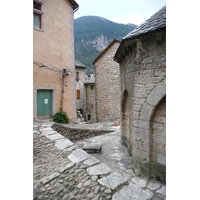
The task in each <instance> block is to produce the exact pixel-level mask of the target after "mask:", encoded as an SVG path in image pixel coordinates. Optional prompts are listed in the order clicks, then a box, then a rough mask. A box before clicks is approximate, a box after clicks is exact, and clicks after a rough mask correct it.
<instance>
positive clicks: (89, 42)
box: [74, 16, 136, 73]
mask: <svg viewBox="0 0 200 200" xmlns="http://www.w3.org/2000/svg"><path fill="white" fill-rule="evenodd" d="M135 27H136V25H134V24H127V25H125V24H118V23H115V22H112V21H109V20H107V19H105V18H102V17H97V16H84V17H79V18H77V19H75V20H74V35H75V36H74V37H75V58H76V59H77V60H79V61H80V62H82V63H83V64H84V65H86V66H87V69H86V71H87V73H94V70H93V69H92V62H93V61H94V60H95V59H96V57H97V56H98V55H99V54H100V53H101V52H102V51H103V50H104V49H105V48H106V47H107V46H108V45H109V44H110V42H112V41H113V40H114V39H117V40H119V41H121V40H122V38H123V37H124V36H125V35H127V34H128V33H129V32H130V31H132V30H133V29H134V28H135Z"/></svg>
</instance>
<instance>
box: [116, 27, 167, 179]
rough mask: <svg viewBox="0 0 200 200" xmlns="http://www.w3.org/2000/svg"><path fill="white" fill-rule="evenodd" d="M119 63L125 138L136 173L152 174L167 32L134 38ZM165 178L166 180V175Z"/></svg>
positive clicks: (164, 92) (162, 94) (163, 94)
mask: <svg viewBox="0 0 200 200" xmlns="http://www.w3.org/2000/svg"><path fill="white" fill-rule="evenodd" d="M120 64H121V65H120V76H121V91H122V95H121V120H122V126H121V130H122V140H123V142H124V143H125V144H126V145H127V146H128V148H129V150H130V153H131V154H132V157H133V160H134V170H135V172H136V174H140V175H144V176H149V175H150V171H151V170H150V169H151V163H152V158H151V151H152V150H151V147H152V145H151V144H152V118H153V115H154V113H155V111H156V109H157V106H158V104H159V103H160V101H161V100H162V99H163V97H164V96H165V95H166V79H165V78H166V31H164V30H163V31H159V32H157V33H155V32H154V33H149V34H146V35H145V36H143V37H141V38H139V39H137V40H135V42H133V44H132V46H131V48H129V51H128V52H127V53H126V56H125V57H124V59H123V61H121V63H120ZM127 102H130V103H128V105H127ZM158 118H159V117H158ZM162 177H163V178H162V180H165V174H163V176H162ZM159 178H161V177H159Z"/></svg>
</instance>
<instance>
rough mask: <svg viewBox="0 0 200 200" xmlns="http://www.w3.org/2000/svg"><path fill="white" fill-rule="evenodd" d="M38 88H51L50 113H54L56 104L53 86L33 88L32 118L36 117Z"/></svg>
mask: <svg viewBox="0 0 200 200" xmlns="http://www.w3.org/2000/svg"><path fill="white" fill-rule="evenodd" d="M38 90H51V91H52V115H55V105H56V89H55V88H54V87H36V88H35V89H34V102H35V105H34V118H35V119H37V91H38Z"/></svg>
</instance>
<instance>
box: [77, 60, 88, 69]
mask: <svg viewBox="0 0 200 200" xmlns="http://www.w3.org/2000/svg"><path fill="white" fill-rule="evenodd" d="M75 67H82V68H86V66H85V65H84V64H83V63H81V62H80V61H78V60H76V59H75Z"/></svg>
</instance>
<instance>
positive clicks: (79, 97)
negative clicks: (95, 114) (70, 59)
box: [75, 60, 86, 119]
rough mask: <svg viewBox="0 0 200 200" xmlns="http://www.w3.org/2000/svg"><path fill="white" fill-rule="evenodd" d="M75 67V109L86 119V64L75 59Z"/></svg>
mask: <svg viewBox="0 0 200 200" xmlns="http://www.w3.org/2000/svg"><path fill="white" fill-rule="evenodd" d="M75 69H76V109H77V111H80V113H81V114H82V116H83V118H84V119H86V87H85V85H84V81H85V79H86V71H85V70H86V66H85V65H84V64H82V63H81V62H80V61H78V60H75Z"/></svg>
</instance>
